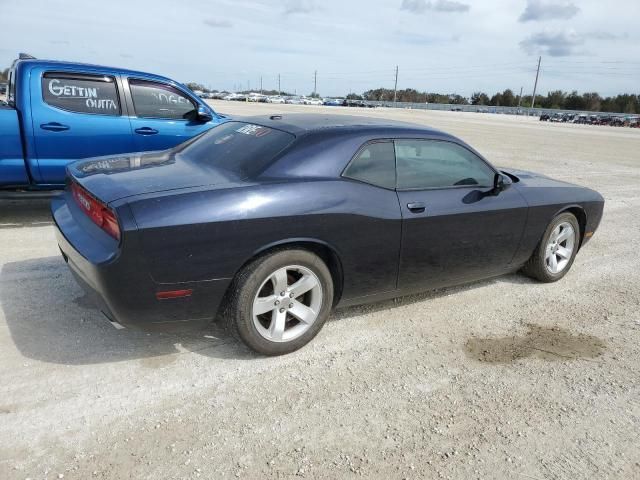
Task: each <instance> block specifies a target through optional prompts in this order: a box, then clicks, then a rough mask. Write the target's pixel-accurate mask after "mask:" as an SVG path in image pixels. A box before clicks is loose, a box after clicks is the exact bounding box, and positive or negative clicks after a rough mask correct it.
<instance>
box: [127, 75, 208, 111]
mask: <svg viewBox="0 0 640 480" xmlns="http://www.w3.org/2000/svg"><path fill="white" fill-rule="evenodd" d="M129 85H130V86H131V96H132V98H133V106H134V108H135V111H136V116H138V117H141V118H166V119H186V118H189V117H190V116H192V115H193V114H194V113H195V110H196V106H195V104H194V103H193V101H192V100H191V99H190V98H189V97H187V96H186V95H185V94H183V93H182V92H180V91H179V90H178V89H176V88H173V87H172V86H170V85H165V84H162V83H156V82H148V81H145V80H134V79H130V80H129Z"/></svg>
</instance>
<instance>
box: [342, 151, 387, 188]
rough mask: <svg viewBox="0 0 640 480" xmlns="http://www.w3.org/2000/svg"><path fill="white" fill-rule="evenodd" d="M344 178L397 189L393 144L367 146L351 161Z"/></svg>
mask: <svg viewBox="0 0 640 480" xmlns="http://www.w3.org/2000/svg"><path fill="white" fill-rule="evenodd" d="M344 176H345V177H349V178H353V179H355V180H360V181H362V182H365V183H370V184H371V185H376V186H378V187H384V188H395V186H396V169H395V157H394V153H393V143H391V142H376V143H370V144H368V145H366V146H365V147H364V148H363V149H362V150H360V153H358V156H357V157H356V158H354V159H353V160H352V161H351V163H350V164H349V166H348V167H347V169H346V170H345V172H344Z"/></svg>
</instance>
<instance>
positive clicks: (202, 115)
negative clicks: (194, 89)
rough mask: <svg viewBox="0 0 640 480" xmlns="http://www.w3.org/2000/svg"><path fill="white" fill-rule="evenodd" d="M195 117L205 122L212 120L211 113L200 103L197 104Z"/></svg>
mask: <svg viewBox="0 0 640 480" xmlns="http://www.w3.org/2000/svg"><path fill="white" fill-rule="evenodd" d="M197 118H198V121H200V122H204V123H206V122H210V121H211V120H213V115H211V112H210V111H209V110H207V109H206V108H204V107H203V106H202V105H199V106H198V115H197Z"/></svg>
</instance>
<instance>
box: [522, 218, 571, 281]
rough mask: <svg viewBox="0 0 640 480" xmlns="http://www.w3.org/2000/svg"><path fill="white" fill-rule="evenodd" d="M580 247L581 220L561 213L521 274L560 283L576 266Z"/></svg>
mask: <svg viewBox="0 0 640 480" xmlns="http://www.w3.org/2000/svg"><path fill="white" fill-rule="evenodd" d="M579 245H580V226H579V225H578V220H577V219H576V217H575V216H574V215H573V214H571V213H568V212H566V213H561V214H560V215H558V216H557V217H556V218H554V219H553V221H552V222H551V223H550V224H549V226H548V227H547V230H546V231H545V233H544V235H543V237H542V240H541V241H540V243H539V244H538V246H537V247H536V250H535V251H534V252H533V255H531V258H530V259H529V261H528V262H527V263H526V264H525V266H524V267H523V269H522V271H523V272H524V273H525V274H526V275H528V276H530V277H532V278H535V279H536V280H540V281H541V282H555V281H557V280H560V279H561V278H562V277H564V276H565V275H566V274H567V272H568V271H569V269H570V268H571V265H573V260H574V259H575V257H576V253H577V252H578V246H579Z"/></svg>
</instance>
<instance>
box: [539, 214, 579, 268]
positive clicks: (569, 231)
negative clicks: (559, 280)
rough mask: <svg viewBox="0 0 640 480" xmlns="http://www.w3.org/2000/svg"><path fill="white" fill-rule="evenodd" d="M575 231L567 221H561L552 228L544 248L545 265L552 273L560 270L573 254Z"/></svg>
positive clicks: (565, 265)
mask: <svg viewBox="0 0 640 480" xmlns="http://www.w3.org/2000/svg"><path fill="white" fill-rule="evenodd" d="M575 243H576V232H575V230H574V229H573V226H572V225H571V224H570V223H569V222H562V223H561V224H559V225H558V226H557V227H556V228H554V229H553V231H552V232H551V235H550V236H549V241H548V242H547V248H546V250H545V256H544V260H545V265H546V266H547V270H549V271H550V272H551V273H553V274H557V273H560V272H562V271H563V270H564V269H565V268H566V267H567V265H568V264H569V261H570V260H571V256H572V255H573V249H574V248H575Z"/></svg>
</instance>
